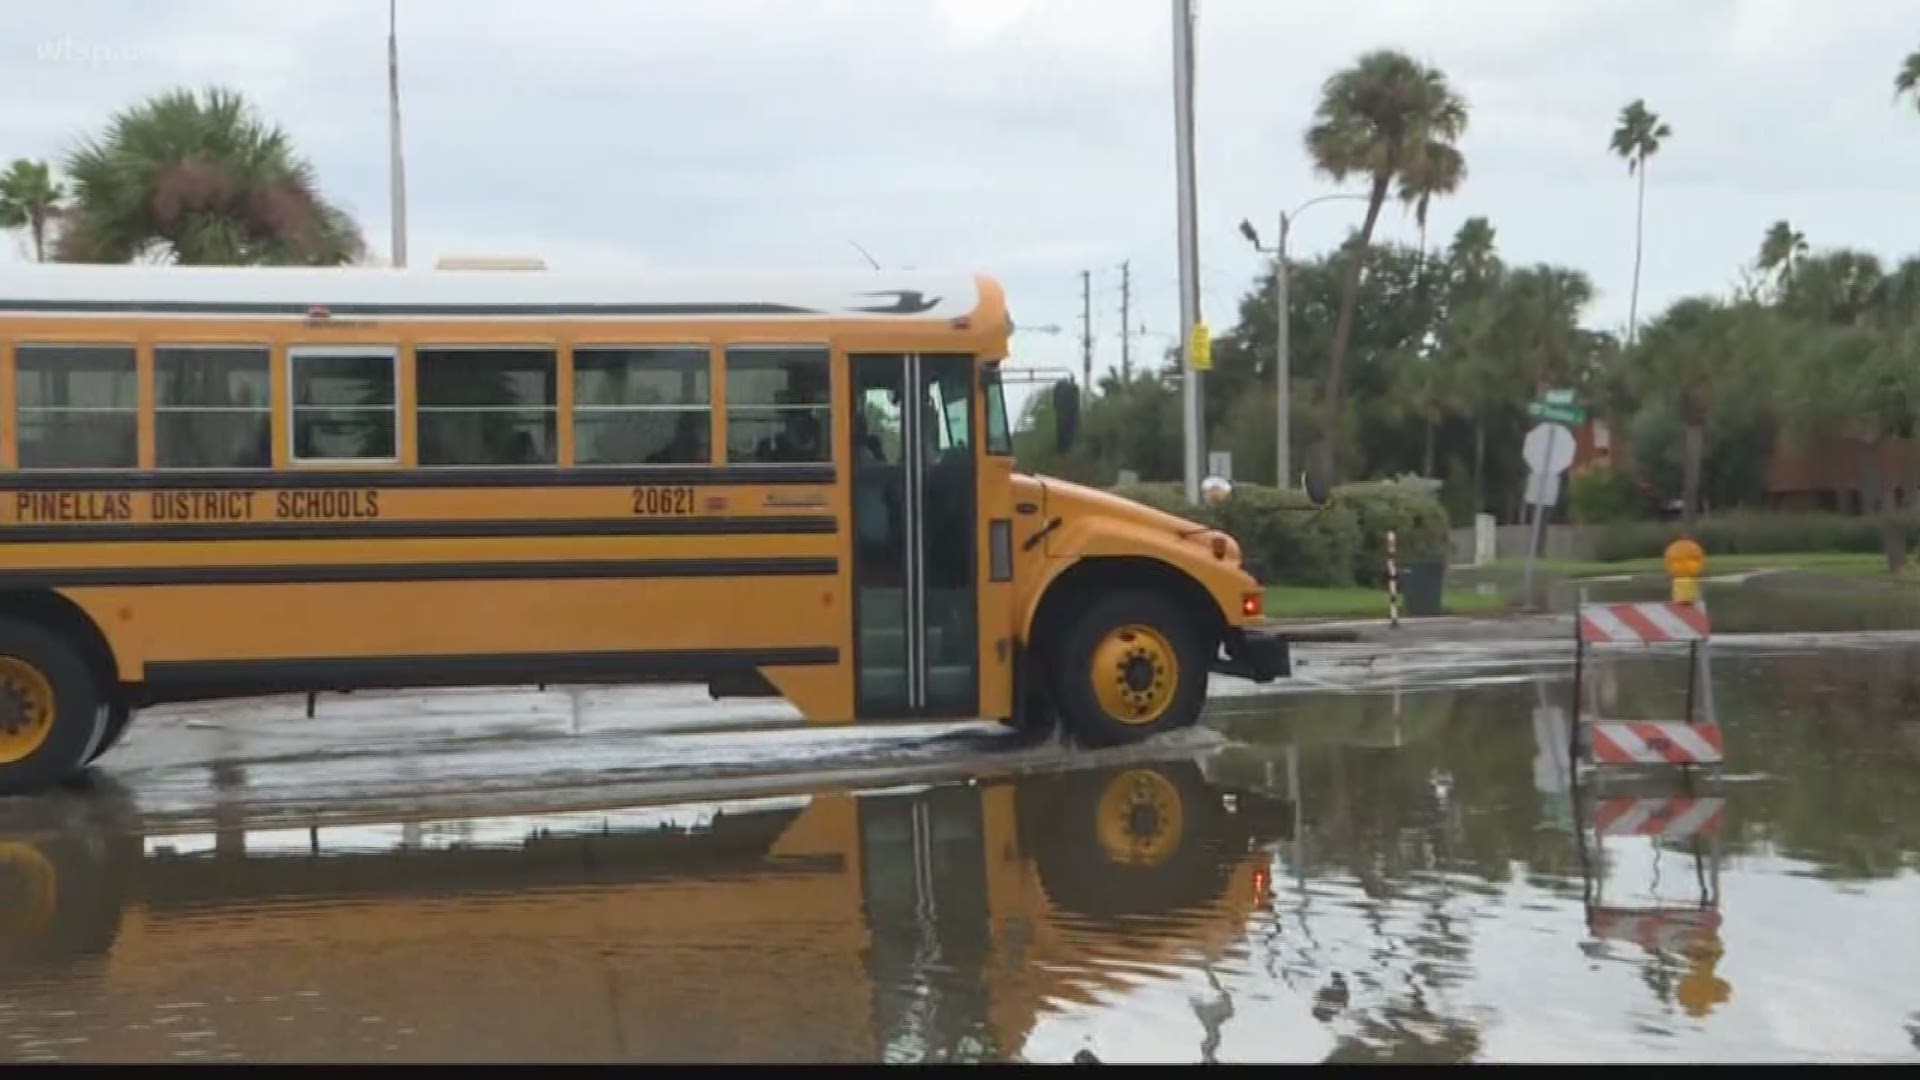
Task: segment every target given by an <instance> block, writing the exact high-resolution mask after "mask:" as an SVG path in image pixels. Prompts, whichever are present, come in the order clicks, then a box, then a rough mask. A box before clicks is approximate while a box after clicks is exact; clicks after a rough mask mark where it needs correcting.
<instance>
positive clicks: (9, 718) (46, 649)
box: [0, 618, 106, 795]
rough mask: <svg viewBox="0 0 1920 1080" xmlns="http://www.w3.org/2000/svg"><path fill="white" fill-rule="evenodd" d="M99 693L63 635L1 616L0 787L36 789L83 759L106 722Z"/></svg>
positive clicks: (7, 791)
mask: <svg viewBox="0 0 1920 1080" xmlns="http://www.w3.org/2000/svg"><path fill="white" fill-rule="evenodd" d="M101 700H102V698H101V693H100V689H99V687H98V686H97V685H96V684H95V680H94V677H93V673H92V671H90V670H89V669H88V667H87V664H86V661H85V660H83V659H81V657H80V654H79V652H78V651H77V650H76V649H74V647H73V646H72V645H70V644H68V643H67V641H66V640H65V639H64V638H62V637H61V636H60V635H59V634H56V633H54V632H53V631H51V630H49V629H47V628H46V627H44V626H40V625H39V624H37V623H31V622H26V621H24V620H20V619H10V618H0V795H26V794H32V793H34V792H37V791H43V790H45V789H47V788H49V787H52V786H53V785H55V784H57V783H59V782H60V781H61V780H63V779H66V778H67V777H68V776H70V775H72V774H73V773H75V772H77V771H78V770H79V769H80V768H81V767H82V766H83V765H85V764H86V761H87V756H88V755H89V754H90V753H92V751H93V749H94V746H95V744H96V743H97V742H98V740H99V737H100V735H101V734H102V727H103V724H104V722H105V715H106V710H104V709H102V708H101V707H100V704H101Z"/></svg>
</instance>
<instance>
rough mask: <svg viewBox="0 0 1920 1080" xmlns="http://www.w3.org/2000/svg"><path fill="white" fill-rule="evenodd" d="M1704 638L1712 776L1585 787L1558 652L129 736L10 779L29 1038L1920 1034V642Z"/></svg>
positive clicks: (7, 896)
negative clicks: (474, 792)
mask: <svg viewBox="0 0 1920 1080" xmlns="http://www.w3.org/2000/svg"><path fill="white" fill-rule="evenodd" d="M1715 663H1716V670H1715V675H1716V680H1715V681H1716V692H1717V702H1716V704H1717V707H1718V710H1719V714H1720V717H1721V720H1722V722H1723V724H1724V725H1725V727H1726V742H1727V753H1728V767H1727V770H1726V773H1725V775H1724V776H1723V777H1721V778H1720V779H1719V781H1718V782H1712V781H1709V780H1706V779H1705V778H1702V779H1700V780H1699V781H1698V782H1697V783H1696V784H1695V785H1694V786H1693V787H1691V788H1682V787H1681V786H1679V785H1676V784H1674V783H1673V782H1672V781H1671V780H1670V779H1666V778H1658V777H1656V778H1650V779H1647V780H1643V781H1641V782H1639V783H1637V784H1635V785H1628V786H1626V787H1624V788H1622V789H1621V790H1620V791H1619V792H1616V793H1601V794H1602V795H1606V796H1607V797H1608V799H1611V800H1612V801H1607V799H1601V800H1599V801H1597V802H1590V803H1581V802H1579V800H1580V799H1582V798H1587V797H1588V796H1591V795H1593V794H1594V793H1592V792H1589V791H1584V790H1582V791H1576V790H1572V789H1570V788H1569V787H1568V785H1566V784H1565V783H1564V782H1563V777H1562V776H1561V774H1560V773H1559V772H1558V770H1557V760H1558V759H1557V757H1556V755H1558V754H1560V753H1561V752H1562V750H1563V748H1562V746H1561V745H1559V744H1558V743H1557V739H1556V737H1555V733H1556V731H1557V730H1558V729H1556V728H1554V726H1553V725H1552V723H1550V722H1542V719H1543V717H1549V716H1550V711H1551V708H1552V707H1553V706H1554V705H1555V704H1557V703H1559V702H1560V701H1561V699H1563V698H1564V697H1565V694H1566V691H1567V685H1566V683H1565V681H1564V678H1563V677H1564V671H1563V670H1562V671H1556V672H1553V673H1549V674H1546V675H1543V678H1546V679H1548V680H1550V681H1547V682H1541V683H1536V682H1532V681H1525V680H1523V679H1515V680H1514V681H1511V682H1508V683H1506V684H1497V683H1496V684H1493V685H1476V686H1473V687H1464V686H1447V685H1444V684H1442V685H1438V686H1434V685H1432V684H1431V683H1423V684H1422V686H1423V688H1422V689H1421V690H1419V691H1418V692H1411V691H1410V692H1403V693H1399V694H1394V693H1391V692H1381V693H1349V694H1333V695H1321V694H1313V695H1306V694H1302V695H1291V696H1286V697H1282V698H1267V699H1258V700H1254V699H1236V700H1233V701H1231V702H1223V703H1221V704H1220V706H1219V709H1218V711H1217V713H1216V715H1215V718H1214V723H1215V726H1216V727H1217V728H1218V729H1219V730H1220V731H1221V732H1222V733H1223V734H1224V736H1225V741H1224V743H1213V744H1208V743H1205V742H1204V741H1196V742H1195V743H1193V744H1191V745H1186V746H1184V747H1181V746H1175V747H1174V748H1172V749H1171V750H1169V751H1168V752H1166V753H1163V754H1159V755H1157V756H1156V755H1153V754H1142V755H1138V756H1137V757H1136V758H1135V759H1132V760H1124V761H1108V762H1105V763H1103V764H1102V765H1101V766H1100V767H1098V768H1088V769H1070V768H1062V767H1060V766H1059V765H1058V763H1057V762H1056V763H1055V764H1053V765H1051V766H1047V767H1036V768H1031V769H1029V768H1026V767H1025V766H1023V767H1022V768H1021V769H1020V770H1015V771H1011V772H1010V771H1009V770H1008V769H1007V768H1006V767H1005V765H1004V763H1005V761H1007V760H1011V759H1009V758H1007V757H1005V756H1004V755H997V754H995V753H992V752H983V751H982V750H980V749H979V748H978V747H972V746H968V745H960V746H958V747H957V748H956V749H954V750H953V751H952V753H953V754H954V755H956V757H955V759H954V762H953V763H954V764H956V766H957V767H956V769H955V770H954V771H952V772H951V773H950V774H949V775H950V776H960V777H962V778H961V779H951V778H943V779H937V780H934V781H932V782H924V783H917V784H906V783H900V782H897V781H888V782H887V783H886V784H885V786H874V785H875V784H878V783H880V781H877V780H870V781H852V782H850V781H836V782H833V783H825V782H822V783H797V784H795V785H794V786H793V787H792V788H789V789H787V790H780V791H768V792H762V793H746V794H743V793H738V792H736V793H734V794H733V795H720V796H717V797H713V798H707V797H702V798H699V799H697V800H692V801H689V800H686V799H678V800H677V801H675V800H669V804H661V803H659V802H655V803H654V804H652V805H636V806H632V807H624V808H612V809H573V810H565V811H556V812H541V813H525V812H522V811H521V810H520V809H506V808H502V809H500V810H499V812H493V811H492V809H490V808H487V807H480V808H475V807H471V806H465V807H462V808H460V809H459V810H458V811H457V812H443V811H436V810H435V809H434V808H433V807H431V806H429V807H424V808H421V809H420V810H418V811H417V812H415V813H409V814H391V815H384V816H382V815H373V816H369V815H367V814H360V815H357V816H356V815H354V814H351V813H348V812H346V811H348V810H350V809H351V807H343V808H341V812H339V813H331V814H312V815H308V816H306V817H300V816H289V815H287V814H272V815H268V814H264V813H262V812H261V809H260V807H258V806H254V805H250V804H249V803H248V802H247V795H246V791H245V787H244V783H242V782H241V781H237V780H236V781H235V785H236V786H235V787H234V788H233V789H232V792H231V793H230V797H231V799H232V800H234V801H233V802H232V803H231V804H224V805H221V806H216V807H215V808H214V810H213V813H212V815H211V818H210V819H209V820H208V821H205V822H188V821H186V820H185V819H180V820H173V819H169V818H166V817H164V816H160V817H156V815H155V814H154V813H153V809H152V806H151V805H149V804H150V803H152V802H153V801H154V797H153V796H150V795H149V794H148V793H147V792H146V791H144V790H143V788H142V786H141V785H142V783H143V780H142V774H140V773H139V772H137V771H135V772H131V773H128V774H127V775H125V776H124V777H123V778H121V779H119V780H116V779H115V778H114V777H113V776H111V775H109V776H107V777H104V778H102V780H101V782H100V783H98V784H96V786H95V788H94V790H92V791H89V792H69V793H66V794H64V795H62V796H61V797H59V798H55V799H48V800H38V801H34V802H30V803H16V804H13V805H9V806H6V807H4V808H0V1059H4V1060H7V1061H25V1060H33V1059H40V1058H59V1059H69V1060H145V1059H194V1060H206V1059H220V1058H234V1057H237V1058H246V1059H267V1060H276V1059H278V1060H285V1059H303V1060H304V1059H324V1060H333V1059H345V1060H361V1061H371V1060H395V1061H399V1060H445V1059H457V1060H487V1059H509V1060H515V1059H540V1060H553V1059H569V1060H577V1059H594V1060H598V1059H648V1060H718V1059H727V1060H816V1059H831V1060H849V1061H858V1060H872V1059H887V1060H898V1061H917V1060H928V1059H934V1060H944V1059H956V1058H958V1059H989V1060H992V1059H1029V1060H1037V1061H1065V1060H1069V1059H1071V1058H1072V1057H1073V1056H1074V1055H1075V1054H1076V1053H1077V1052H1079V1051H1082V1050H1085V1051H1089V1052H1091V1053H1092V1054H1094V1055H1095V1056H1097V1057H1099V1058H1100V1059H1102V1060H1106V1061H1130V1060H1141V1059H1154V1060H1168V1061H1198V1060H1202V1059H1206V1058H1212V1059H1216V1060H1220V1061H1254V1060H1298V1061H1317V1060H1324V1059H1327V1058H1336V1059H1342V1060H1361V1059H1366V1060H1372V1059H1381V1060H1393V1059H1419V1060H1456V1059H1492V1060H1535V1059H1566V1060H1574V1059H1657V1060H1717V1059H1779V1058H1826V1057H1831V1058H1862V1057H1865V1058H1876V1059H1911V1058H1914V1057H1920V998H1916V997H1915V996H1914V994H1913V993H1912V972H1913V971H1914V969H1915V967H1916V964H1917V963H1920V938H1916V937H1915V936H1914V934H1913V927H1914V925H1915V924H1914V919H1913V912H1914V911H1915V910H1920V875H1916V873H1915V871H1916V869H1920V650H1916V649H1914V648H1912V647H1899V648H1889V647H1880V648H1874V647H1867V646H1856V647H1852V648H1848V649H1845V650H1835V649H1818V648H1812V647H1799V646H1795V647H1792V648H1783V649H1781V650H1779V651H1767V650H1754V649H1748V650H1726V651H1723V652H1721V653H1720V655H1719V656H1718V657H1717V658H1716V661H1715ZM1670 664H1671V662H1670V661H1666V660H1661V659H1657V658H1656V659H1650V660H1647V661H1646V662H1645V663H1643V664H1640V665H1635V666H1628V665H1617V666H1615V667H1612V668H1603V670H1602V671H1601V672H1600V674H1599V675H1597V676H1596V677H1597V678H1599V679H1600V680H1601V683H1600V685H1598V686H1597V687H1596V689H1595V693H1596V694H1597V695H1598V696H1599V697H1600V699H1602V700H1604V701H1606V702H1607V703H1608V707H1609V708H1610V709H1620V710H1633V709H1641V708H1644V709H1647V710H1659V709H1662V708H1665V707H1667V706H1670V705H1672V704H1673V702H1672V701H1671V699H1670V697H1669V691H1670V684H1673V683H1674V682H1675V680H1673V679H1671V678H1668V677H1667V675H1669V674H1671V667H1670ZM1022 760H1024V759H1022ZM275 790H280V789H275ZM161 793H162V794H165V790H164V789H162V790H161ZM1621 799H1624V800H1627V801H1625V802H1622V801H1619V800H1621ZM1636 800H1638V801H1636ZM1715 800H1719V801H1717V802H1716V801H1715ZM161 801H162V802H164V799H162V800H161ZM1602 803H1604V805H1602ZM1642 803H1644V805H1641V804H1642ZM303 813H304V811H303ZM1596 814H1600V815H1610V816H1608V817H1607V818H1606V821H1607V823H1608V824H1609V825H1610V826H1611V827H1612V828H1614V829H1615V830H1616V831H1617V833H1618V835H1611V836H1608V837H1605V838H1604V839H1602V840H1600V841H1599V842H1593V841H1591V840H1590V841H1589V842H1587V843H1584V844H1583V843H1577V842H1576V839H1575V833H1574V828H1575V826H1576V825H1583V824H1584V825H1587V826H1592V825H1594V824H1596ZM1635 815H1637V816H1635ZM1636 912H1638V913H1643V914H1640V915H1635V914H1634V913H1636ZM1688 912H1691V913H1692V914H1686V913H1688ZM1621 913H1625V914H1624V915H1623V914H1621ZM1636 920H1637V921H1636Z"/></svg>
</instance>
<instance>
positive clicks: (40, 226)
mask: <svg viewBox="0 0 1920 1080" xmlns="http://www.w3.org/2000/svg"><path fill="white" fill-rule="evenodd" d="M66 197H67V193H66V191H65V190H64V189H63V188H61V186H60V185H59V184H58V183H55V182H54V179H53V170H52V169H51V168H49V167H48V166H47V163H46V162H44V161H28V160H27V159H26V158H17V159H15V160H14V163H13V165H12V166H11V167H10V168H8V169H7V171H6V173H5V174H4V175H0V228H5V229H25V230H27V234H28V235H29V236H31V237H33V261H35V262H46V261H47V226H48V225H50V224H52V222H53V219H54V218H57V217H59V216H60V214H61V213H62V206H61V203H62V202H63V201H64V200H65V199H66Z"/></svg>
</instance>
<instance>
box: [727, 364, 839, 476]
mask: <svg viewBox="0 0 1920 1080" xmlns="http://www.w3.org/2000/svg"><path fill="white" fill-rule="evenodd" d="M827 357H828V353H827V349H826V347H825V346H821V345H798V346H796V345H736V346H733V347H731V348H729V349H728V350H727V460H728V461H729V462H736V463H738V462H753V463H792V462H823V461H832V460H833V447H832V441H831V432H832V431H833V404H832V399H831V397H830V394H831V389H830V388H831V385H832V379H831V374H830V368H829V366H828V359H827Z"/></svg>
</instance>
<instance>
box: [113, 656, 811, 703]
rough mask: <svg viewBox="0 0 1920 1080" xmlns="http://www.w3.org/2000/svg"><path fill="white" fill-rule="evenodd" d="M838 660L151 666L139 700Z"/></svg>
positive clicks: (586, 678) (415, 659) (462, 659)
mask: <svg viewBox="0 0 1920 1080" xmlns="http://www.w3.org/2000/svg"><path fill="white" fill-rule="evenodd" d="M839 662H840V650H839V649H838V648H835V647H834V646H831V645H823V646H799V647H775V648H760V649H657V650H647V651H634V652H584V653H582V652H569V653H489V654H481V655H461V656H342V657H310V658H298V659H286V660H153V661H148V663H147V665H146V686H147V687H148V688H150V689H146V690H143V692H142V693H141V695H140V696H141V700H142V701H143V702H146V703H155V702H160V701H168V700H185V699H191V698H196V697H201V696H208V695H211V694H213V693H215V692H217V691H224V692H229V693H230V692H233V691H235V690H242V689H244V690H246V691H248V692H257V693H272V692H288V691H294V690H307V689H314V690H327V689H349V690H372V689H379V688H386V687H392V688H408V687H425V686H502V685H514V684H518V683H530V682H621V683H625V682H644V681H659V680H663V679H699V678H705V677H710V676H714V675H734V674H742V673H747V672H751V671H753V670H754V669H756V668H766V667H820V666H831V665H833V664H837V663H839Z"/></svg>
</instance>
